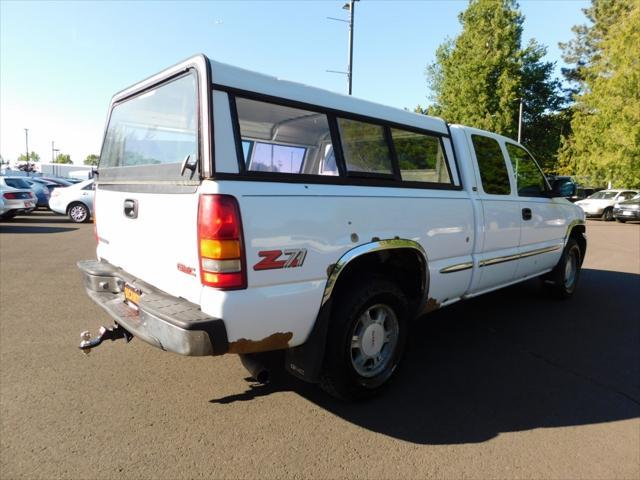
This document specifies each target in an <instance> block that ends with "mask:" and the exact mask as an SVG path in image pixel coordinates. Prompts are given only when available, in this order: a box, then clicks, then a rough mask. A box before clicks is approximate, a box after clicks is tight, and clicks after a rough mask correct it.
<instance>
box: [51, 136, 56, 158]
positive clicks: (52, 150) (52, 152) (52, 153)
mask: <svg viewBox="0 0 640 480" xmlns="http://www.w3.org/2000/svg"><path fill="white" fill-rule="evenodd" d="M53 143H54V142H53V140H51V163H53V161H54V160H55V158H56V157H54V156H53V155H54V152H55V151H56V149H55V148H53Z"/></svg>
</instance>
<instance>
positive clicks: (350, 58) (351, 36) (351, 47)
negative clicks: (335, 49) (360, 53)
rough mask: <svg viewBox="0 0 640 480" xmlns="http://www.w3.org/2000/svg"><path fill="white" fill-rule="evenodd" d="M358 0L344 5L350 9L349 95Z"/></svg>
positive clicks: (352, 0) (346, 8)
mask: <svg viewBox="0 0 640 480" xmlns="http://www.w3.org/2000/svg"><path fill="white" fill-rule="evenodd" d="M357 1H358V0H349V3H345V4H344V5H343V7H342V8H343V9H345V10H349V66H348V67H347V79H348V80H349V95H351V90H352V89H351V84H352V80H353V14H354V10H353V9H354V7H355V2H357Z"/></svg>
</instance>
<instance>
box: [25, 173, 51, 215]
mask: <svg viewBox="0 0 640 480" xmlns="http://www.w3.org/2000/svg"><path fill="white" fill-rule="evenodd" d="M24 181H25V182H27V183H28V184H29V186H30V187H31V190H33V192H34V193H35V194H36V198H37V199H38V203H37V205H36V208H38V207H42V208H49V197H50V196H51V190H49V187H48V186H47V185H46V184H45V183H42V182H39V181H36V180H35V179H34V178H33V177H27V178H25V179H24Z"/></svg>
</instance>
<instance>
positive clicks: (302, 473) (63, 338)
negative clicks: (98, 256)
mask: <svg viewBox="0 0 640 480" xmlns="http://www.w3.org/2000/svg"><path fill="white" fill-rule="evenodd" d="M588 234H589V242H590V247H589V253H588V255H587V259H586V262H585V265H584V270H583V276H582V279H581V285H580V288H579V292H578V293H577V295H576V297H575V298H574V299H573V300H571V301H569V302H560V303H558V302H555V301H552V300H550V299H548V298H546V297H544V296H542V295H540V293H539V291H538V289H537V283H536V282H529V283H526V284H523V285H520V286H516V287H512V288H509V289H507V290H505V291H503V292H497V293H494V294H489V295H487V296H485V297H483V298H478V299H476V300H473V301H468V302H466V303H463V304H459V305H455V306H451V307H449V308H447V309H443V310H441V311H439V312H436V313H435V314H433V315H431V316H429V317H426V318H425V319H424V321H423V322H422V323H421V324H420V325H419V326H418V327H417V328H416V329H415V331H414V333H413V335H412V338H411V341H410V351H409V354H408V356H407V358H406V362H405V364H404V368H403V369H402V370H401V371H400V375H399V377H398V378H397V381H396V382H395V384H394V386H393V388H392V389H391V390H389V391H388V392H387V393H386V395H385V396H383V397H381V398H379V399H376V400H374V401H371V402H369V403H366V404H361V405H347V404H341V403H338V402H336V401H334V400H332V399H330V398H328V397H326V396H325V395H324V394H323V393H322V392H320V391H319V390H318V389H316V388H315V387H314V386H309V385H305V384H302V383H300V382H298V381H296V380H294V379H290V378H286V377H285V378H283V379H280V380H279V381H277V382H276V383H275V384H273V385H271V386H269V387H254V386H252V385H251V384H250V383H248V382H246V381H245V380H244V378H245V377H246V374H245V372H244V370H243V369H242V367H241V366H240V363H239V362H238V360H237V358H236V357H234V356H225V357H218V358H183V357H179V356H176V355H172V354H168V353H164V352H161V351H159V350H157V349H154V348H152V347H150V346H147V345H146V344H144V343H142V342H140V341H136V340H134V341H133V342H131V344H129V345H126V344H124V343H122V342H116V343H113V344H111V343H109V344H107V345H104V346H102V347H100V348H99V349H98V350H97V351H95V352H94V353H92V354H91V356H90V357H88V358H85V357H84V356H83V355H82V354H81V353H80V352H79V351H78V350H77V348H76V345H77V343H78V333H79V332H80V331H81V330H84V329H86V328H87V327H91V329H92V330H94V329H95V328H96V327H97V326H99V325H100V324H101V323H103V322H104V323H106V322H108V320H107V317H106V316H105V315H104V314H103V313H102V312H101V311H100V310H99V309H98V308H97V307H95V306H94V305H93V304H92V303H91V302H90V301H89V300H88V299H87V297H86V296H85V294H84V291H83V288H82V286H81V284H80V276H79V274H78V272H77V270H76V268H75V261H76V260H79V259H84V258H92V257H93V249H94V241H93V234H92V227H91V225H80V226H77V225H72V224H70V223H68V222H67V220H66V219H64V218H62V217H55V216H53V215H51V214H48V213H37V214H35V215H32V216H31V217H21V218H17V219H16V220H14V221H12V222H5V223H2V224H0V256H1V263H0V270H1V271H0V282H1V287H2V288H1V295H0V309H1V311H0V313H1V321H0V365H1V372H0V381H1V383H0V387H1V391H0V414H1V427H2V430H1V432H0V446H1V455H0V477H2V478H3V479H9V478H47V479H50V478H116V477H117V478H167V479H168V478H172V479H173V478H212V477H216V478H220V477H225V478H402V479H406V478H557V479H567V478H581V479H586V478H591V479H605V478H608V479H621V478H628V479H638V478H640V418H639V417H640V348H639V346H640V309H639V301H638V300H639V297H640V275H639V274H640V225H638V224H625V225H618V224H611V223H602V222H595V221H594V222H589V226H588Z"/></svg>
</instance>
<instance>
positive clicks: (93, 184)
mask: <svg viewBox="0 0 640 480" xmlns="http://www.w3.org/2000/svg"><path fill="white" fill-rule="evenodd" d="M95 189H96V183H95V182H91V183H90V184H89V185H86V186H84V187H82V190H95Z"/></svg>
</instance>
